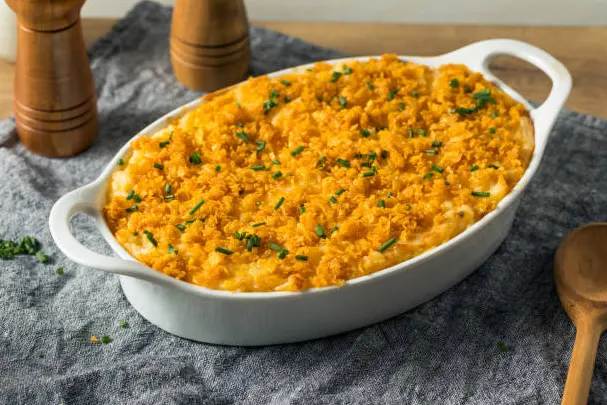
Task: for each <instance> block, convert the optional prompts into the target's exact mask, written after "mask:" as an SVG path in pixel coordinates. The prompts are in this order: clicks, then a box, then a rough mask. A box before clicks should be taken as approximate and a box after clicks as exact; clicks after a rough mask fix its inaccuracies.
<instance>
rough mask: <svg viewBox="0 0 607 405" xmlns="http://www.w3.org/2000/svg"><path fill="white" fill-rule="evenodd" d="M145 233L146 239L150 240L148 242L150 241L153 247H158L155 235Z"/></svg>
mask: <svg viewBox="0 0 607 405" xmlns="http://www.w3.org/2000/svg"><path fill="white" fill-rule="evenodd" d="M143 233H144V234H145V236H146V238H148V240H149V241H150V243H151V244H152V245H154V247H158V242H156V239H154V235H153V234H152V232H150V231H143Z"/></svg>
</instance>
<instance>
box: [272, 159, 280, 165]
mask: <svg viewBox="0 0 607 405" xmlns="http://www.w3.org/2000/svg"><path fill="white" fill-rule="evenodd" d="M272 164H273V165H279V164H280V162H279V161H278V160H272Z"/></svg>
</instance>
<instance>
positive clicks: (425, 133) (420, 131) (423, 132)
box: [417, 128, 428, 136]
mask: <svg viewBox="0 0 607 405" xmlns="http://www.w3.org/2000/svg"><path fill="white" fill-rule="evenodd" d="M417 133H418V134H420V135H421V136H428V133H427V132H426V131H425V130H423V129H421V128H420V129H418V130H417Z"/></svg>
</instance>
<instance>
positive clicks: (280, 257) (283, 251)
mask: <svg viewBox="0 0 607 405" xmlns="http://www.w3.org/2000/svg"><path fill="white" fill-rule="evenodd" d="M288 254H289V251H288V250H287V249H283V250H281V251H280V252H279V253H278V258H279V259H281V260H282V259H284V258H285V257H287V255H288Z"/></svg>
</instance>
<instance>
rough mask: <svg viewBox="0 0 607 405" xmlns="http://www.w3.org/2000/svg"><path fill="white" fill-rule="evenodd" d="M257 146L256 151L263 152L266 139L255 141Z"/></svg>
mask: <svg viewBox="0 0 607 405" xmlns="http://www.w3.org/2000/svg"><path fill="white" fill-rule="evenodd" d="M255 144H256V145H257V148H255V151H256V152H262V151H263V150H264V149H265V148H266V143H265V142H264V141H255Z"/></svg>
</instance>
